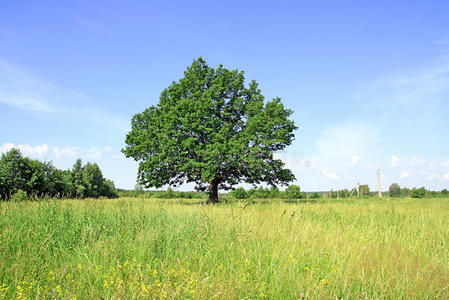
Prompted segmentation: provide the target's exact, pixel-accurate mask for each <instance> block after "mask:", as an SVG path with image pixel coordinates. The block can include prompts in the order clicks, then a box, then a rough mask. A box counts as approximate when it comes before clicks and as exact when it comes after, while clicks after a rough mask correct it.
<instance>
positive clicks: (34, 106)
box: [0, 96, 55, 112]
mask: <svg viewBox="0 0 449 300" xmlns="http://www.w3.org/2000/svg"><path fill="white" fill-rule="evenodd" d="M0 103H3V104H7V105H11V106H14V107H17V108H20V109H22V110H30V111H38V112H54V111H55V109H54V107H53V106H52V105H50V104H48V103H45V102H43V101H40V100H37V99H34V98H27V97H16V98H6V97H5V98H3V97H1V96H0Z"/></svg>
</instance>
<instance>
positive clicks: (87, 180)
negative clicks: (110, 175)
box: [0, 149, 118, 200]
mask: <svg viewBox="0 0 449 300" xmlns="http://www.w3.org/2000/svg"><path fill="white" fill-rule="evenodd" d="M47 196H48V197H57V198H62V197H66V198H86V197H93V198H96V197H109V198H113V197H118V194H117V191H116V189H115V187H114V183H113V182H112V181H111V180H109V179H105V178H104V177H103V174H102V172H101V170H100V168H99V166H98V165H97V164H96V163H87V164H86V165H84V166H83V165H82V162H81V159H78V160H77V161H76V162H75V164H74V165H73V168H72V169H71V170H59V169H57V168H55V167H54V166H53V164H52V163H51V162H41V161H39V160H35V159H30V158H28V157H24V156H22V154H21V153H20V151H19V150H18V149H11V150H10V151H8V152H7V153H5V154H2V156H1V159H0V199H3V200H10V199H12V200H24V199H27V198H41V197H47Z"/></svg>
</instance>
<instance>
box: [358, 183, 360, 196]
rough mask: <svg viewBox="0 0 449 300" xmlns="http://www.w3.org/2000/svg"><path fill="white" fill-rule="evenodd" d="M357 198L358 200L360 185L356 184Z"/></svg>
mask: <svg viewBox="0 0 449 300" xmlns="http://www.w3.org/2000/svg"><path fill="white" fill-rule="evenodd" d="M357 197H359V198H360V184H359V183H358V182H357Z"/></svg>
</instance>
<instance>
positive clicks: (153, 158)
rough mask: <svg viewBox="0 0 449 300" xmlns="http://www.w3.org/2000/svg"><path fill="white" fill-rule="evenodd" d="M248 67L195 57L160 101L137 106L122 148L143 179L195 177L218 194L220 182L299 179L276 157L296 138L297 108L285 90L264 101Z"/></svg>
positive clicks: (147, 182)
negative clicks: (287, 104) (285, 100)
mask: <svg viewBox="0 0 449 300" xmlns="http://www.w3.org/2000/svg"><path fill="white" fill-rule="evenodd" d="M264 100H265V99H264V96H263V95H262V93H261V91H260V89H259V88H258V84H257V83H256V82H255V81H252V82H250V83H249V85H248V86H245V76H244V72H242V71H240V72H239V71H238V70H228V69H226V68H224V67H223V66H222V65H220V66H219V67H218V68H217V69H214V68H212V67H210V66H209V65H208V64H207V63H206V61H204V60H203V59H202V58H199V59H197V60H195V61H194V62H193V63H192V65H191V66H189V67H188V68H187V70H186V71H185V72H184V77H183V78H182V79H180V80H179V81H177V82H173V83H172V84H171V85H170V86H169V87H168V88H166V89H165V90H164V91H163V92H162V93H161V96H160V101H159V104H158V105H156V106H151V107H149V108H147V109H146V110H145V111H143V112H142V113H138V114H136V115H135V116H134V117H133V118H132V120H131V126H132V129H131V131H130V132H129V133H128V135H127V137H126V147H125V148H124V149H123V150H122V151H123V153H124V154H125V155H126V157H132V158H134V159H135V160H136V161H137V162H139V170H138V181H139V182H140V183H141V184H142V185H144V186H145V187H161V186H163V185H166V184H168V185H174V186H177V185H180V184H182V183H184V182H194V183H195V184H196V189H198V190H202V191H205V190H207V191H208V192H209V201H210V202H218V190H219V189H225V190H226V189H230V188H232V187H233V186H234V185H236V184H237V183H239V182H241V181H245V182H248V183H251V184H258V183H260V182H267V183H268V184H270V185H277V184H287V183H288V182H290V181H292V180H294V176H293V174H292V172H291V171H290V170H288V169H285V168H284V163H283V162H282V161H281V160H279V159H275V158H274V157H273V154H274V152H276V151H280V150H283V149H284V148H285V147H286V146H288V145H290V144H291V142H292V141H293V138H294V134H293V131H294V130H295V129H296V126H295V124H294V123H293V121H292V120H290V119H289V116H290V115H291V114H292V111H291V110H289V109H286V108H284V105H283V104H282V103H281V100H280V99H279V98H275V99H273V100H271V101H267V102H265V101H264Z"/></svg>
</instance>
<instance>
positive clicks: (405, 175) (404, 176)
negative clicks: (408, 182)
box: [399, 172, 410, 178]
mask: <svg viewBox="0 0 449 300" xmlns="http://www.w3.org/2000/svg"><path fill="white" fill-rule="evenodd" d="M407 177H410V174H409V173H408V172H402V173H401V175H399V178H407Z"/></svg>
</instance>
